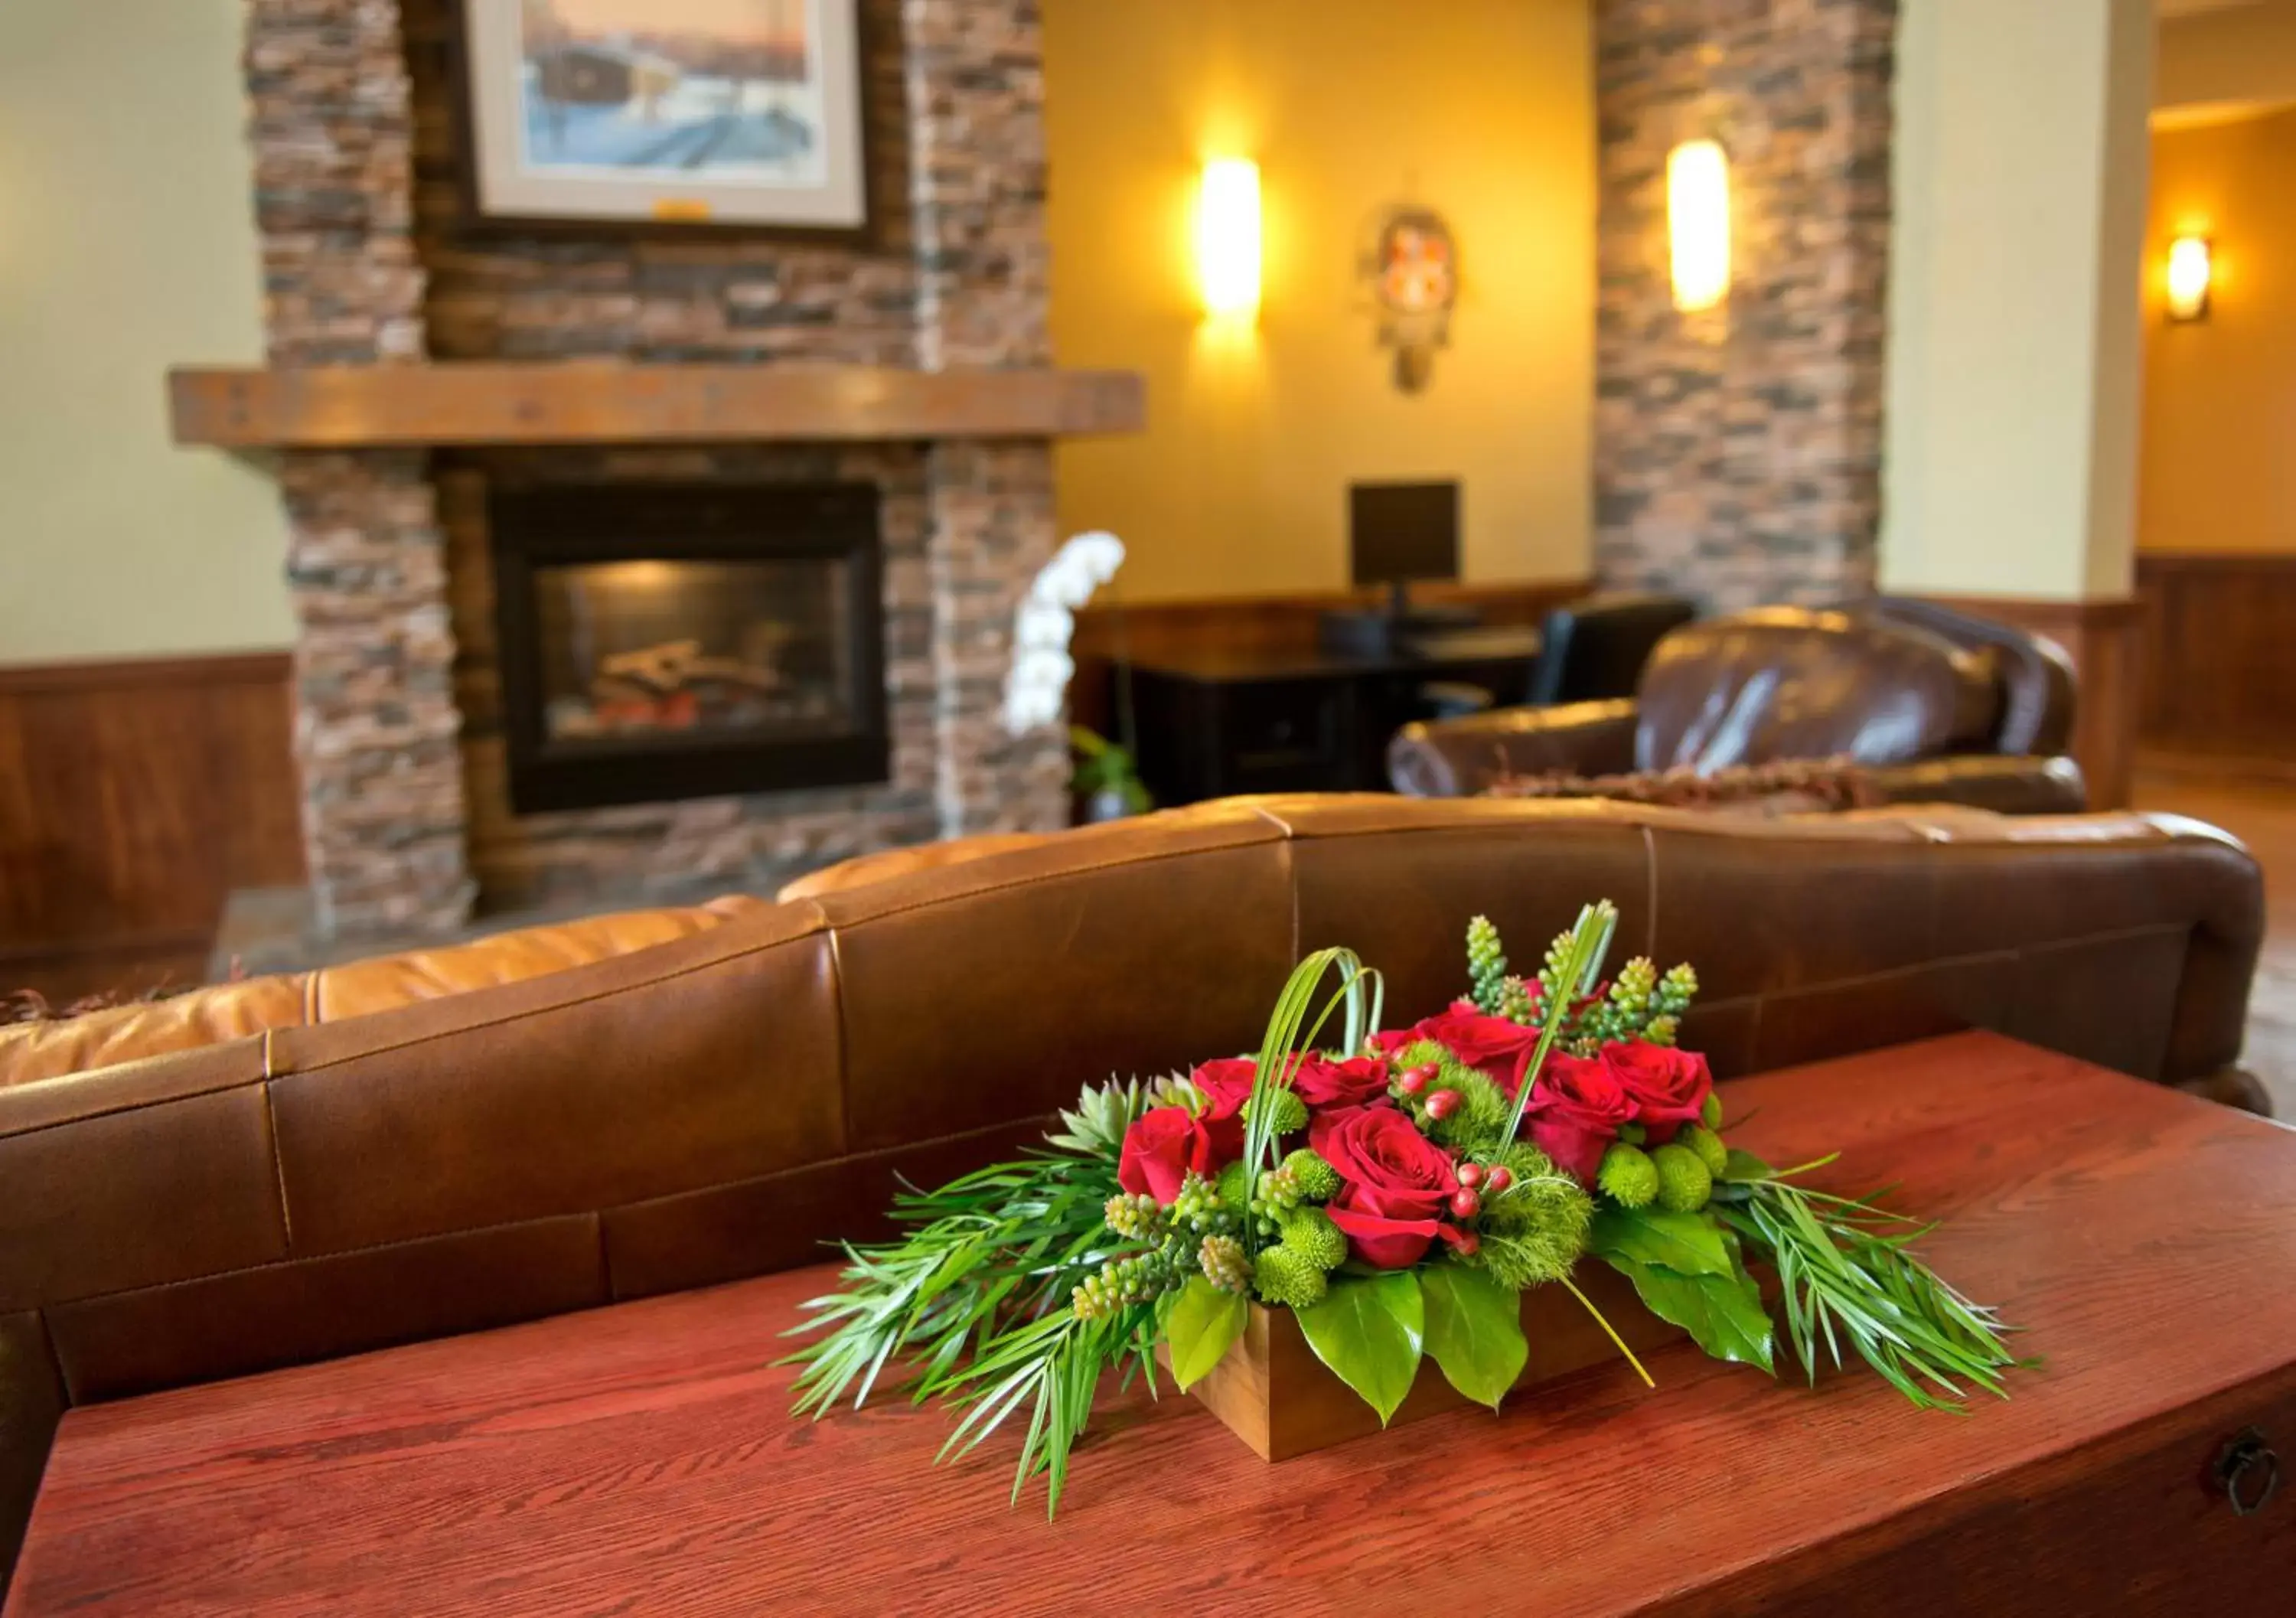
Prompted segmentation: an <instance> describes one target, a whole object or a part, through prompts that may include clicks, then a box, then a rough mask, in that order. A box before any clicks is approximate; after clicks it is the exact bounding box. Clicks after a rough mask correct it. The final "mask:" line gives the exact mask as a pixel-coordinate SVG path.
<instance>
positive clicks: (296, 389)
mask: <svg viewBox="0 0 2296 1618" xmlns="http://www.w3.org/2000/svg"><path fill="white" fill-rule="evenodd" d="M168 407H169V411H170V415H171V419H172V421H173V423H174V427H175V437H176V442H177V443H178V444H212V445H217V446H220V447H223V448H234V449H258V448H275V449H284V448H296V449H342V448H362V447H375V446H383V445H431V444H609V443H611V444H637V443H649V442H651V443H687V444H700V443H720V442H726V441H756V440H761V439H790V440H803V441H808V442H822V441H827V440H840V439H952V438H1057V437H1062V436H1064V435H1067V434H1071V433H1102V432H1136V431H1139V429H1140V428H1141V426H1142V425H1143V424H1144V423H1145V421H1146V419H1147V390H1146V387H1145V385H1144V382H1142V380H1141V378H1140V377H1139V375H1138V374H1136V373H1134V372H1129V371H1053V370H1013V371H988V370H973V371H901V370H891V369H886V368H882V367H874V366H867V365H604V364H568V363H556V362H553V363H544V364H510V363H498V364H497V363H487V364H480V363H475V362H466V363H461V364H447V365H337V366H322V367H316V368H314V369H310V370H303V371H264V370H212V369H211V370H201V369H196V368H183V369H178V370H176V371H172V372H170V373H169V374H168Z"/></svg>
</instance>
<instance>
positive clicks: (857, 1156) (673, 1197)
mask: <svg viewBox="0 0 2296 1618" xmlns="http://www.w3.org/2000/svg"><path fill="white" fill-rule="evenodd" d="M1055 1116H1056V1114H1055V1113H1022V1114H1021V1116H1020V1117H1018V1118H1011V1119H1007V1120H1005V1121H1003V1122H1001V1123H986V1124H982V1125H980V1126H979V1127H978V1128H976V1129H954V1130H951V1131H950V1132H949V1133H947V1134H946V1135H931V1136H928V1137H926V1138H924V1139H922V1140H905V1141H902V1142H901V1143H900V1144H899V1145H898V1146H872V1147H870V1148H869V1149H868V1150H867V1151H865V1152H848V1153H847V1154H845V1155H844V1156H842V1157H829V1158H823V1159H821V1160H820V1161H818V1162H809V1163H799V1164H796V1165H795V1166H793V1167H791V1168H787V1169H775V1170H773V1172H771V1173H770V1174H752V1175H750V1176H748V1177H747V1178H745V1179H726V1180H718V1181H716V1182H714V1183H713V1184H710V1185H707V1186H696V1187H693V1188H692V1189H690V1190H685V1191H665V1192H664V1193H662V1194H661V1195H660V1196H645V1197H640V1198H639V1199H638V1200H637V1201H635V1202H631V1203H611V1204H610V1205H609V1206H607V1207H604V1208H601V1209H599V1210H597V1214H598V1218H599V1220H600V1222H601V1224H602V1225H603V1222H604V1220H605V1218H606V1216H607V1215H609V1214H615V1213H627V1212H630V1211H634V1210H636V1209H640V1208H655V1207H660V1206H661V1205H663V1204H665V1203H678V1202H684V1201H685V1200H686V1199H687V1198H689V1197H695V1196H708V1195H711V1194H712V1193H713V1192H718V1191H741V1190H746V1189H747V1188H749V1187H752V1186H763V1185H769V1184H771V1183H772V1182H773V1181H775V1180H782V1179H794V1178H796V1177H797V1176H798V1175H800V1174H815V1173H819V1172H820V1171H822V1170H828V1169H839V1168H843V1167H845V1166H847V1165H849V1164H852V1163H865V1162H871V1161H873V1160H874V1159H877V1158H881V1157H891V1156H895V1155H897V1154H900V1153H904V1152H923V1151H928V1150H930V1149H931V1148H932V1147H935V1146H950V1145H953V1144H955V1142H958V1141H964V1140H976V1139H980V1138H984V1137H991V1136H996V1135H1001V1134H1005V1133H1006V1132H1008V1131H1010V1130H1013V1129H1021V1128H1024V1127H1027V1126H1030V1125H1035V1126H1037V1127H1046V1126H1049V1125H1050V1124H1051V1123H1052V1122H1053V1121H1054V1117H1055ZM556 1217H559V1218H564V1217H565V1216H564V1215H558V1216H556Z"/></svg>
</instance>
